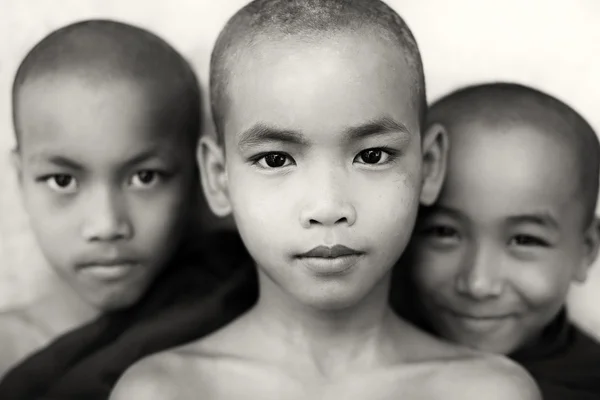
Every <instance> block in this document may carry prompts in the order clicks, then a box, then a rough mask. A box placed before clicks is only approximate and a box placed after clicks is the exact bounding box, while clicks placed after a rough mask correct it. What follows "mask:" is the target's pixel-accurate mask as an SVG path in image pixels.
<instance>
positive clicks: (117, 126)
mask: <svg viewBox="0 0 600 400" xmlns="http://www.w3.org/2000/svg"><path fill="white" fill-rule="evenodd" d="M13 115H14V126H15V133H16V139H17V148H16V149H15V151H14V154H13V158H14V163H15V166H16V169H17V172H18V177H19V183H20V187H21V191H22V196H23V200H24V203H25V208H26V210H27V212H28V214H29V217H30V220H31V223H32V228H33V231H34V233H35V236H36V239H37V241H38V243H39V246H40V248H41V250H42V253H43V255H44V256H45V257H46V259H47V261H48V263H49V265H50V266H51V267H52V268H53V269H54V270H55V272H56V275H55V278H54V279H53V281H52V283H51V284H50V286H51V290H50V291H49V293H48V294H47V295H45V296H42V297H40V298H38V299H37V300H36V301H34V302H33V303H32V304H28V305H26V306H25V307H23V308H20V309H18V310H12V311H10V312H6V313H4V314H2V315H0V344H1V345H0V367H1V368H0V376H1V375H3V374H4V373H5V372H6V371H7V370H8V369H10V368H12V367H13V366H14V365H15V364H17V363H19V362H20V361H22V360H23V359H24V358H27V359H26V360H25V361H23V362H22V363H21V364H20V365H18V366H17V367H16V368H14V369H12V370H11V372H10V373H8V374H7V375H6V376H5V377H4V379H3V380H2V383H1V384H0V398H3V399H9V398H13V399H34V398H35V399H40V398H44V399H49V398H52V399H70V398H74V399H82V398H85V399H95V398H99V399H100V398H101V399H105V398H106V397H107V396H108V392H109V391H110V389H111V387H112V384H113V383H114V382H115V381H116V379H117V378H118V377H119V375H120V373H121V372H122V371H123V370H124V369H125V368H126V367H127V366H129V365H130V364H132V363H133V362H134V361H136V360H138V359H139V358H141V357H142V356H144V355H147V354H150V353H152V352H154V351H159V350H161V349H165V348H168V347H172V346H175V345H178V344H182V343H185V342H187V341H189V340H192V339H196V338H198V337H200V336H202V335H204V334H206V333H208V332H210V331H212V330H214V329H215V328H217V327H219V326H220V325H221V324H223V323H225V322H226V321H228V318H231V317H229V316H228V314H227V313H226V312H223V310H222V309H220V306H221V304H222V301H225V300H226V299H227V298H228V297H227V295H228V294H231V293H234V292H235V293H236V295H238V299H239V300H240V301H241V302H242V304H243V305H244V306H245V307H247V306H249V304H250V301H251V300H248V302H244V300H243V299H244V296H241V295H242V293H239V292H237V291H236V290H235V289H236V288H237V285H238V284H239V283H241V282H244V284H245V285H246V284H247V283H246V281H247V280H248V278H246V277H237V278H235V277H233V278H232V279H233V280H232V281H231V282H229V278H231V277H230V276H229V275H228V274H229V272H228V271H227V270H226V269H225V266H226V265H229V264H230V262H227V261H226V260H227V259H228V258H231V256H230V254H232V255H233V256H234V257H235V256H236V255H240V256H241V257H242V258H243V255H244V253H243V247H241V246H239V247H238V249H239V250H236V251H232V249H228V250H229V251H226V252H224V253H225V254H223V255H222V256H221V259H220V260H219V261H218V264H219V268H220V271H218V270H216V269H215V270H210V265H208V264H210V263H209V261H210V260H206V259H205V258H203V257H202V255H200V258H199V259H195V260H194V262H192V261H191V260H190V258H191V254H190V253H188V251H187V247H186V243H185V239H186V238H187V239H190V237H189V236H187V235H191V232H190V231H189V229H188V228H190V227H191V223H190V222H191V221H190V217H191V215H192V213H193V206H194V205H195V204H194V203H195V200H196V195H195V194H196V188H197V185H198V173H197V167H196V160H195V148H196V145H197V141H198V136H199V130H200V93H199V87H198V82H197V80H196V77H195V74H194V72H193V71H192V69H191V68H190V66H189V65H188V63H187V62H186V61H185V59H184V58H183V57H182V56H181V55H180V54H179V53H178V52H177V51H176V50H174V49H173V48H172V47H171V46H170V45H169V44H167V43H166V42H165V41H164V40H162V39H160V38H159V37H157V36H156V35H154V34H152V33H150V32H148V31H146V30H144V29H141V28H138V27H134V26H131V25H127V24H123V23H119V22H116V21H107V20H89V21H83V22H78V23H74V24H71V25H68V26H66V27H63V28H60V29H58V30H56V31H54V32H52V33H51V34H49V35H48V36H46V37H45V38H44V39H43V40H41V41H40V42H39V43H38V44H37V45H36V46H35V47H34V48H33V49H32V50H31V51H30V52H29V53H28V55H27V56H26V57H25V59H24V60H23V62H22V64H21V65H20V67H19V69H18V71H17V74H16V77H15V80H14V87H13ZM191 239H194V240H197V241H200V239H198V238H191ZM219 242H220V238H219V240H218V241H216V242H215V243H216V244H217V245H219ZM215 243H212V244H210V245H209V248H214V247H215V246H214V245H215ZM232 243H233V245H235V243H236V242H235V238H234V240H233V242H232ZM223 257H225V259H223ZM236 262H239V259H236ZM215 263H217V262H216V261H215ZM198 264H200V265H198ZM217 271H218V272H217ZM236 273H237V272H236ZM235 279H238V280H239V282H238V281H236V280H235ZM225 280H227V281H228V283H227V284H226V285H222V282H223V281H225ZM154 282H156V284H154ZM240 296H241V297H240ZM235 304H236V303H232V304H229V305H228V310H235V309H236V308H235V307H236V306H237V305H235ZM232 312H233V314H235V311H232Z"/></svg>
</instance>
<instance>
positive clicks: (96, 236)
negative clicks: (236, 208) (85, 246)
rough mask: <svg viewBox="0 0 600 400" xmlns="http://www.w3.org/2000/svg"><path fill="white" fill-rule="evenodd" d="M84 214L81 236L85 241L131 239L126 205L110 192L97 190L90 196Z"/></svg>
mask: <svg viewBox="0 0 600 400" xmlns="http://www.w3.org/2000/svg"><path fill="white" fill-rule="evenodd" d="M84 212H85V213H86V215H85V217H84V223H83V226H82V235H83V237H84V239H85V240H87V241H117V240H124V239H128V238H130V237H131V235H132V227H131V224H130V222H129V221H128V218H127V213H126V205H125V204H123V200H122V199H119V198H118V196H116V195H115V194H113V193H111V191H110V190H99V191H97V192H96V193H95V194H94V195H93V196H91V197H90V198H89V199H88V201H87V204H86V206H85V207H84Z"/></svg>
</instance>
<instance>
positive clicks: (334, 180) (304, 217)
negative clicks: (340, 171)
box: [300, 173, 356, 228]
mask: <svg viewBox="0 0 600 400" xmlns="http://www.w3.org/2000/svg"><path fill="white" fill-rule="evenodd" d="M340 180H341V178H340V177H336V176H334V174H332V173H329V174H321V175H320V177H318V178H317V179H314V180H311V181H310V184H309V189H308V193H307V195H308V196H307V197H308V200H307V201H306V202H305V204H304V206H303V208H302V209H301V211H300V224H301V225H302V227H303V228H310V227H312V226H317V225H323V226H334V225H337V224H346V225H348V226H351V225H354V223H355V222H356V209H355V208H354V205H353V204H352V203H351V201H350V200H349V199H348V198H347V196H346V195H345V190H344V189H343V184H342V183H341V182H340Z"/></svg>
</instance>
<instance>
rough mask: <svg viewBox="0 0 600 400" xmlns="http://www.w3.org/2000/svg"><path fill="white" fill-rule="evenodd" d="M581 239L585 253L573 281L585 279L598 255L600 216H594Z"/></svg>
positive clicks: (599, 247)
mask: <svg viewBox="0 0 600 400" xmlns="http://www.w3.org/2000/svg"><path fill="white" fill-rule="evenodd" d="M583 239H584V246H585V247H584V251H585V254H584V258H583V260H582V261H581V263H580V265H579V268H578V269H577V270H576V271H575V276H574V280H575V282H578V283H584V282H585V281H586V279H587V275H588V272H589V270H590V267H591V266H592V264H594V261H596V258H597V257H598V250H599V249H600V218H598V217H594V221H593V222H592V223H591V224H590V227H589V228H588V229H587V230H586V232H585V234H584V238H583Z"/></svg>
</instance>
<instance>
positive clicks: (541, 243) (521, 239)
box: [510, 235, 550, 247]
mask: <svg viewBox="0 0 600 400" xmlns="http://www.w3.org/2000/svg"><path fill="white" fill-rule="evenodd" d="M510 242H511V244H514V245H517V246H525V247H549V246H550V244H549V243H548V242H547V241H546V240H544V239H541V238H539V237H537V236H532V235H515V236H514V237H513V238H512V239H511V240H510Z"/></svg>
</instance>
